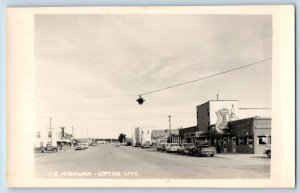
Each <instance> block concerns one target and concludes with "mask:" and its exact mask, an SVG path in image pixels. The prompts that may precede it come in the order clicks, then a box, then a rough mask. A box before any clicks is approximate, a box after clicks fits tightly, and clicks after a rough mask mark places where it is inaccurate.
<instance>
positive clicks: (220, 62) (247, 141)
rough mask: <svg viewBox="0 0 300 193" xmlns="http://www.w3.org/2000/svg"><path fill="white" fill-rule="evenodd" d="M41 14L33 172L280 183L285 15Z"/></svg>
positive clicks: (57, 176)
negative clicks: (279, 57) (280, 40)
mask: <svg viewBox="0 0 300 193" xmlns="http://www.w3.org/2000/svg"><path fill="white" fill-rule="evenodd" d="M143 9H150V10H151V8H147V7H146V8H145V7H144V8H141V10H143ZM121 10H122V9H121ZM154 10H155V9H154ZM148 11H149V10H148ZM31 21H32V23H33V25H32V27H31V30H32V31H33V33H32V35H31V41H32V42H33V43H32V46H33V51H32V60H31V62H32V64H31V65H32V69H29V70H30V72H31V78H32V80H31V81H32V83H33V84H32V91H33V92H32V93H31V95H30V96H31V97H32V100H31V102H32V103H31V105H32V106H31V107H33V110H32V112H33V113H32V114H31V115H32V116H31V117H30V121H31V122H32V124H31V125H32V128H30V129H29V128H26V129H28V130H27V131H28V132H31V136H33V137H32V138H31V147H30V149H31V151H32V154H31V155H32V156H31V155H30V156H31V157H32V158H28V159H31V160H33V167H32V171H33V176H34V178H37V179H41V180H57V181H59V180H74V179H78V180H80V179H81V180H82V179H84V180H103V179H112V180H124V179H125V180H126V179H130V180H136V179H144V180H147V179H162V180H172V179H184V180H189V179H194V180H195V179H196V180H245V179H247V180H271V178H272V167H274V166H272V165H273V160H274V159H276V158H277V156H278V153H276V152H275V154H274V153H273V150H274V148H276V147H274V145H272V143H279V144H280V142H278V141H276V138H272V136H273V135H276V134H275V133H274V132H276V130H275V131H274V130H273V129H274V127H275V128H276V129H279V130H283V129H284V128H282V127H279V126H280V125H277V123H278V121H275V122H274V115H275V114H274V106H273V105H274V93H276V92H275V91H274V90H273V89H274V88H275V89H276V85H274V84H276V82H274V79H275V78H274V71H275V70H274V63H275V61H274V53H275V54H276V52H277V50H274V46H273V45H274V36H276V33H274V15H272V14H243V13H237V14H230V13H229V12H227V13H222V12H220V13H216V12H213V13H209V14H208V13H197V12H193V11H191V12H186V13H176V12H175V13H174V12H171V13H165V12H164V11H157V12H154V13H151V11H150V13H143V12H142V11H141V12H139V13H135V12H133V13H130V12H126V11H125V12H122V11H120V12H119V13H76V12H72V13H59V11H58V12H57V13H54V14H53V13H47V12H44V13H41V12H39V13H37V14H34V15H33V17H32V20H31ZM276 97H277V96H275V98H276ZM276 112H277V111H276ZM275 119H276V118H275ZM20 143H21V142H20ZM274 151H278V150H276V149H275V150H274Z"/></svg>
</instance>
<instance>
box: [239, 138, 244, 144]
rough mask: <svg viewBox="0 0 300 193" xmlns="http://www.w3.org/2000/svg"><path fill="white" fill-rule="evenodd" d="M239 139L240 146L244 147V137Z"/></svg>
mask: <svg viewBox="0 0 300 193" xmlns="http://www.w3.org/2000/svg"><path fill="white" fill-rule="evenodd" d="M238 139H239V140H238V145H244V137H239V138H238Z"/></svg>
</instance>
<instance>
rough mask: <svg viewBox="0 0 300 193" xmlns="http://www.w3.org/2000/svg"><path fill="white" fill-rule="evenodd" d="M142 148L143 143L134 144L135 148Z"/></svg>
mask: <svg viewBox="0 0 300 193" xmlns="http://www.w3.org/2000/svg"><path fill="white" fill-rule="evenodd" d="M141 146H142V144H141V143H135V144H134V147H141Z"/></svg>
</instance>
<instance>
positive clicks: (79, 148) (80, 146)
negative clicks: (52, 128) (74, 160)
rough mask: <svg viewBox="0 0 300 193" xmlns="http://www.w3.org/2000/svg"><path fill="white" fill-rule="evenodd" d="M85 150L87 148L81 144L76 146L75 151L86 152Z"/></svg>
mask: <svg viewBox="0 0 300 193" xmlns="http://www.w3.org/2000/svg"><path fill="white" fill-rule="evenodd" d="M84 149H86V148H85V146H84V145H83V144H80V143H79V144H77V145H76V146H75V151H76V150H84Z"/></svg>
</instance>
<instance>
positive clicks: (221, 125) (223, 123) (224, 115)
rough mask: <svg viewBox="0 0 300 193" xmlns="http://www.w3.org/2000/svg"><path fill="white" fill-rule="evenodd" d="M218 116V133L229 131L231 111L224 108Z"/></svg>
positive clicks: (218, 112)
mask: <svg viewBox="0 0 300 193" xmlns="http://www.w3.org/2000/svg"><path fill="white" fill-rule="evenodd" d="M216 114H217V123H216V131H217V132H218V133H224V129H227V124H228V114H229V110H228V109H226V108H222V109H220V110H218V111H217V112H216Z"/></svg>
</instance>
